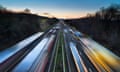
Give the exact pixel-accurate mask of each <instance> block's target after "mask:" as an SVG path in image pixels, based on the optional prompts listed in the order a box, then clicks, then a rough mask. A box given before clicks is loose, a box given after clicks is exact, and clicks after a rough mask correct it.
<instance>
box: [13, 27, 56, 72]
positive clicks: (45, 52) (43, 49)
mask: <svg viewBox="0 0 120 72" xmlns="http://www.w3.org/2000/svg"><path fill="white" fill-rule="evenodd" d="M55 27H56V26H55ZM55 27H53V28H52V29H50V30H49V31H48V33H46V35H45V36H44V37H43V39H42V40H41V41H40V43H39V44H38V45H37V46H36V47H35V48H34V49H33V50H32V51H31V52H30V53H29V54H28V55H27V56H26V57H25V58H24V59H23V60H22V62H20V63H19V64H18V65H17V66H16V67H15V68H14V69H13V70H12V72H28V71H29V72H44V71H45V68H46V64H47V63H48V58H49V55H50V52H51V49H52V47H53V46H54V42H55V38H56V36H57V35H56V34H57V32H58V30H56V28H55ZM31 58H32V59H31ZM21 68H22V69H21Z"/></svg>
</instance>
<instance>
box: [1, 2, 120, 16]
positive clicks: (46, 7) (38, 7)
mask: <svg viewBox="0 0 120 72" xmlns="http://www.w3.org/2000/svg"><path fill="white" fill-rule="evenodd" d="M0 4H1V5H2V6H4V7H6V8H7V9H11V10H15V11H22V10H24V9H25V8H29V9H30V10H31V11H32V12H33V13H37V14H39V15H43V13H46V12H47V13H50V14H51V15H54V16H56V17H59V18H78V17H83V16H86V14H87V13H94V12H95V11H97V10H99V8H101V7H107V6H109V5H111V4H120V0H0Z"/></svg>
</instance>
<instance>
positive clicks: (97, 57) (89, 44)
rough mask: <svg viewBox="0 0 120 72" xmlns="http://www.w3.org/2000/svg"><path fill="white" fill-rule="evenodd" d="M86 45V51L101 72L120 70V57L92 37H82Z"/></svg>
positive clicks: (116, 71) (117, 71) (118, 71)
mask: <svg viewBox="0 0 120 72" xmlns="http://www.w3.org/2000/svg"><path fill="white" fill-rule="evenodd" d="M80 40H81V41H82V42H83V43H84V44H85V45H86V47H85V52H86V54H87V55H89V57H90V58H91V59H92V60H93V61H94V63H95V64H96V66H97V68H99V70H101V72H102V71H103V70H104V71H109V72H120V58H119V57H118V56H116V55H115V54H114V53H113V52H111V51H110V50H108V49H106V48H104V47H103V46H101V45H100V44H98V43H96V42H95V41H93V40H92V39H91V38H81V39H80Z"/></svg>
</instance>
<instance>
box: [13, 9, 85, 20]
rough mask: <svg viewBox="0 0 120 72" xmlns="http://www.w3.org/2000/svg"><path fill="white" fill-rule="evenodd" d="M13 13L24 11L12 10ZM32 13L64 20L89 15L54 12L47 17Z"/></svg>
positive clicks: (34, 12) (33, 12)
mask: <svg viewBox="0 0 120 72" xmlns="http://www.w3.org/2000/svg"><path fill="white" fill-rule="evenodd" d="M12 11H14V12H23V11H24V9H12ZM31 13H32V14H37V15H40V16H46V17H52V16H54V17H56V18H64V19H72V18H81V17H85V16H86V15H87V13H85V12H68V13H67V12H65V13H64V12H63V13H61V12H54V13H50V15H45V14H44V13H39V12H38V11H37V12H36V11H32V10H31Z"/></svg>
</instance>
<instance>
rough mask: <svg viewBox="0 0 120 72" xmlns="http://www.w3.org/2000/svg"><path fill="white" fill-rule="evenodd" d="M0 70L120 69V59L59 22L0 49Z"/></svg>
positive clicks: (65, 71)
mask: <svg viewBox="0 0 120 72" xmlns="http://www.w3.org/2000/svg"><path fill="white" fill-rule="evenodd" d="M0 72H120V58H119V57H118V56H117V55H115V54H114V53H113V52H111V51H110V50H108V49H107V48H105V47H104V46H102V45H100V44H99V43H97V42H96V41H94V40H93V39H91V38H90V37H88V36H86V35H84V34H83V33H81V32H79V31H77V30H76V29H72V28H71V27H70V26H68V25H67V24H65V23H64V21H60V22H58V23H57V24H55V25H54V26H53V27H52V28H49V29H48V30H47V31H45V32H42V33H41V32H38V33H36V34H34V35H32V36H30V37H28V38H27V39H25V40H23V41H20V42H19V43H17V44H15V45H14V46H12V47H10V48H7V49H6V50H3V51H0Z"/></svg>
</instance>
